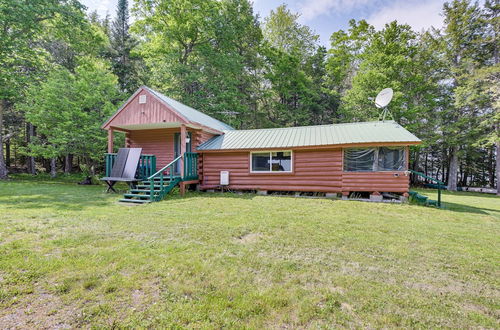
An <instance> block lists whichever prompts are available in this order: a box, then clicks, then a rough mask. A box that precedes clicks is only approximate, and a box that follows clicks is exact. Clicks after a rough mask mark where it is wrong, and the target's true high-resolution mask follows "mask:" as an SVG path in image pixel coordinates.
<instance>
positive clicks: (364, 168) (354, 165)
mask: <svg viewBox="0 0 500 330" xmlns="http://www.w3.org/2000/svg"><path fill="white" fill-rule="evenodd" d="M405 168H406V154H405V149H404V148H403V147H380V148H352V149H344V171H349V172H373V171H404V170H405Z"/></svg>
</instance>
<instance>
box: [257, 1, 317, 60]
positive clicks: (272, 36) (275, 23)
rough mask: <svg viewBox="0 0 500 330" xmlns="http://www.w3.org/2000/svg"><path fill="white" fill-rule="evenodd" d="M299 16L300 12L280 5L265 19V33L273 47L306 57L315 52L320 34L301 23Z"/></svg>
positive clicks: (266, 38)
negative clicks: (294, 11)
mask: <svg viewBox="0 0 500 330" xmlns="http://www.w3.org/2000/svg"><path fill="white" fill-rule="evenodd" d="M299 18H300V14H296V13H292V12H291V11H290V10H289V9H288V8H287V6H286V5H284V4H283V5H280V6H278V7H277V8H276V10H271V12H270V13H269V16H267V17H266V18H265V19H264V27H263V33H264V39H265V40H267V41H268V43H269V45H270V46H271V47H273V48H275V49H278V50H279V51H281V52H283V53H288V54H291V53H295V54H303V55H304V56H303V59H305V58H306V57H308V56H311V55H312V54H313V53H314V52H315V50H316V48H317V41H318V38H319V36H318V35H317V34H314V32H313V31H312V30H311V28H309V27H308V26H306V25H301V24H299V22H298V19H299Z"/></svg>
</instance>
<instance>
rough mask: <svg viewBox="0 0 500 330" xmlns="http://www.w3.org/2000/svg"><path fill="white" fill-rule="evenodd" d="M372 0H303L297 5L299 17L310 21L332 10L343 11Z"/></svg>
mask: <svg viewBox="0 0 500 330" xmlns="http://www.w3.org/2000/svg"><path fill="white" fill-rule="evenodd" d="M370 2H373V0H305V1H304V2H302V3H301V4H300V5H299V8H300V10H299V12H300V13H301V15H302V16H301V18H302V19H303V20H305V21H310V20H312V19H314V18H316V17H318V16H320V15H323V14H325V13H330V12H332V11H334V10H335V11H338V12H345V11H349V10H352V9H354V8H358V7H361V6H363V5H367V4H369V3H370Z"/></svg>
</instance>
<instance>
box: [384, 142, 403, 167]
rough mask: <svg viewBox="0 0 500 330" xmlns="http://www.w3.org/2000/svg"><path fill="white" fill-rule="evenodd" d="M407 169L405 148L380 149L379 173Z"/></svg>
mask: <svg viewBox="0 0 500 330" xmlns="http://www.w3.org/2000/svg"><path fill="white" fill-rule="evenodd" d="M404 169H405V150H404V148H390V147H382V148H379V149H378V170H379V171H403V170H404Z"/></svg>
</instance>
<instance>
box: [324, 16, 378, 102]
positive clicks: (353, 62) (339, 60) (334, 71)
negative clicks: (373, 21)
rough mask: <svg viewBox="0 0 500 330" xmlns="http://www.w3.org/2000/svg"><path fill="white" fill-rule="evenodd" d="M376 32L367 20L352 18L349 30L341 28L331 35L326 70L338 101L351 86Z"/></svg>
mask: <svg viewBox="0 0 500 330" xmlns="http://www.w3.org/2000/svg"><path fill="white" fill-rule="evenodd" d="M374 33H375V29H374V28H373V26H371V25H370V24H368V23H367V22H366V21H365V20H361V21H359V22H356V21H355V20H350V21H349V30H348V31H347V32H345V31H343V30H339V31H337V32H334V33H333V34H332V35H331V37H330V49H329V50H328V54H329V57H328V59H327V63H326V70H327V75H328V80H329V83H330V86H331V88H332V89H331V90H332V93H333V96H334V97H335V98H336V99H337V103H340V98H341V97H343V96H344V94H345V93H346V92H347V91H348V90H349V89H350V88H351V86H352V80H353V78H354V77H355V75H356V73H357V71H358V70H359V65H360V63H361V56H362V54H363V53H364V51H365V50H366V48H367V47H368V46H369V44H370V42H371V40H372V37H373V34H374Z"/></svg>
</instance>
